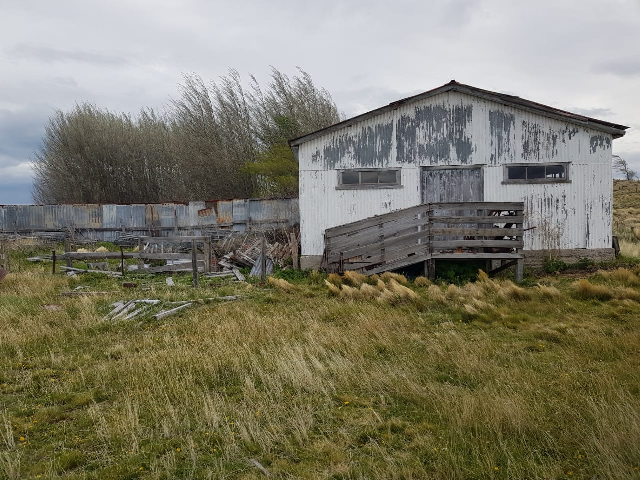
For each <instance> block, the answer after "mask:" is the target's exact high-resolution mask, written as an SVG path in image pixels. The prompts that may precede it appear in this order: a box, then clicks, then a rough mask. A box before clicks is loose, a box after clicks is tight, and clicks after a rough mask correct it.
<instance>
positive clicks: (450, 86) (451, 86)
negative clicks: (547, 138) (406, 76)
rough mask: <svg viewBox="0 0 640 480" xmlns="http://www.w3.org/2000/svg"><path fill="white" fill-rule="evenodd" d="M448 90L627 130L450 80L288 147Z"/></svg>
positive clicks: (595, 126) (606, 129) (618, 132)
mask: <svg viewBox="0 0 640 480" xmlns="http://www.w3.org/2000/svg"><path fill="white" fill-rule="evenodd" d="M450 91H454V92H460V93H465V94H467V95H473V96H475V97H480V98H484V99H486V100H490V101H493V102H496V103H501V104H503V105H509V106H512V107H515V108H519V109H521V110H527V111H531V112H534V113H538V114H540V115H545V116H547V117H552V118H556V119H562V120H566V121H570V122H572V123H577V124H579V125H582V126H585V127H589V128H593V129H594V130H600V131H604V132H606V133H610V134H612V135H613V138H619V137H622V136H623V135H624V134H625V130H626V129H628V128H629V127H627V126H625V125H618V124H616V123H611V122H605V121H604V120H598V119H596V118H591V117H585V116H584V115H578V114H576V113H571V112H567V111H565V110H560V109H558V108H554V107H550V106H548V105H544V104H542V103H537V102H533V101H531V100H526V99H524V98H520V97H517V96H514V95H507V94H506V93H498V92H492V91H490V90H483V89H481V88H477V87H473V86H471V85H464V84H462V83H459V82H456V81H455V80H451V81H450V82H449V83H446V84H444V85H442V86H440V87H437V88H434V89H432V90H427V91H426V92H422V93H419V94H417V95H413V96H411V97H407V98H403V99H401V100H396V101H395V102H391V103H390V104H389V105H385V106H384V107H380V108H376V109H375V110H371V111H369V112H366V113H363V114H360V115H357V116H355V117H352V118H349V119H347V120H344V121H342V122H339V123H336V124H334V125H331V126H329V127H326V128H323V129H321V130H317V131H315V132H312V133H308V134H306V135H302V136H300V137H297V138H294V139H291V140H289V145H290V146H292V147H294V146H296V145H300V144H301V143H304V142H306V141H308V140H311V139H312V138H316V137H318V136H320V135H323V134H325V133H328V132H330V131H333V130H337V129H339V128H342V127H345V126H348V125H351V124H353V123H355V122H358V121H360V120H364V119H366V118H368V117H371V116H375V115H378V114H380V113H383V112H386V111H388V110H393V109H395V108H397V107H399V106H400V105H404V104H406V103H411V102H415V101H418V100H422V99H424V98H429V97H432V96H435V95H438V94H440V93H445V92H450Z"/></svg>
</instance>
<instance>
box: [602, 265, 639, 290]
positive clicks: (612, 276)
mask: <svg viewBox="0 0 640 480" xmlns="http://www.w3.org/2000/svg"><path fill="white" fill-rule="evenodd" d="M598 274H599V275H601V276H603V277H604V278H606V279H608V280H611V281H613V282H617V283H621V284H622V285H626V286H630V287H636V286H638V285H640V278H638V276H637V275H636V274H635V273H633V272H632V271H631V270H628V269H626V268H617V269H615V270H611V271H605V270H599V271H598Z"/></svg>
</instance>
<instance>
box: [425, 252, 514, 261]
mask: <svg viewBox="0 0 640 480" xmlns="http://www.w3.org/2000/svg"><path fill="white" fill-rule="evenodd" d="M431 258H433V259H435V260H442V259H454V260H492V259H500V258H523V255H522V254H521V253H510V252H505V253H440V252H434V253H432V254H431Z"/></svg>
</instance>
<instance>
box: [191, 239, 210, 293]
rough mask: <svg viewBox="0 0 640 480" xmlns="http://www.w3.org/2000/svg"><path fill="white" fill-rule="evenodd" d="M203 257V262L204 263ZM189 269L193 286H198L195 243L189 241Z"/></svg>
mask: <svg viewBox="0 0 640 480" xmlns="http://www.w3.org/2000/svg"><path fill="white" fill-rule="evenodd" d="M206 261H207V260H206V257H205V262H206ZM191 268H192V270H193V286H194V287H197V286H198V251H197V250H196V241H195V240H191Z"/></svg>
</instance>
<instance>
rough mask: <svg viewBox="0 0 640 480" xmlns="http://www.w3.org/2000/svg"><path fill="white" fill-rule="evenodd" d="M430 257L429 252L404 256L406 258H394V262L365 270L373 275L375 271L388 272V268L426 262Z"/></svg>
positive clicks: (392, 268) (393, 268)
mask: <svg viewBox="0 0 640 480" xmlns="http://www.w3.org/2000/svg"><path fill="white" fill-rule="evenodd" d="M429 258H430V257H429V255H427V254H425V255H413V256H411V257H404V258H400V259H397V260H394V261H393V262H385V263H384V264H383V265H380V266H379V267H375V268H372V269H371V270H365V272H364V273H366V274H367V275H373V274H375V273H380V272H386V271H388V270H395V269H397V268H402V267H406V266H407V265H414V264H416V263H420V262H424V261H425V260H428V259H429Z"/></svg>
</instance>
